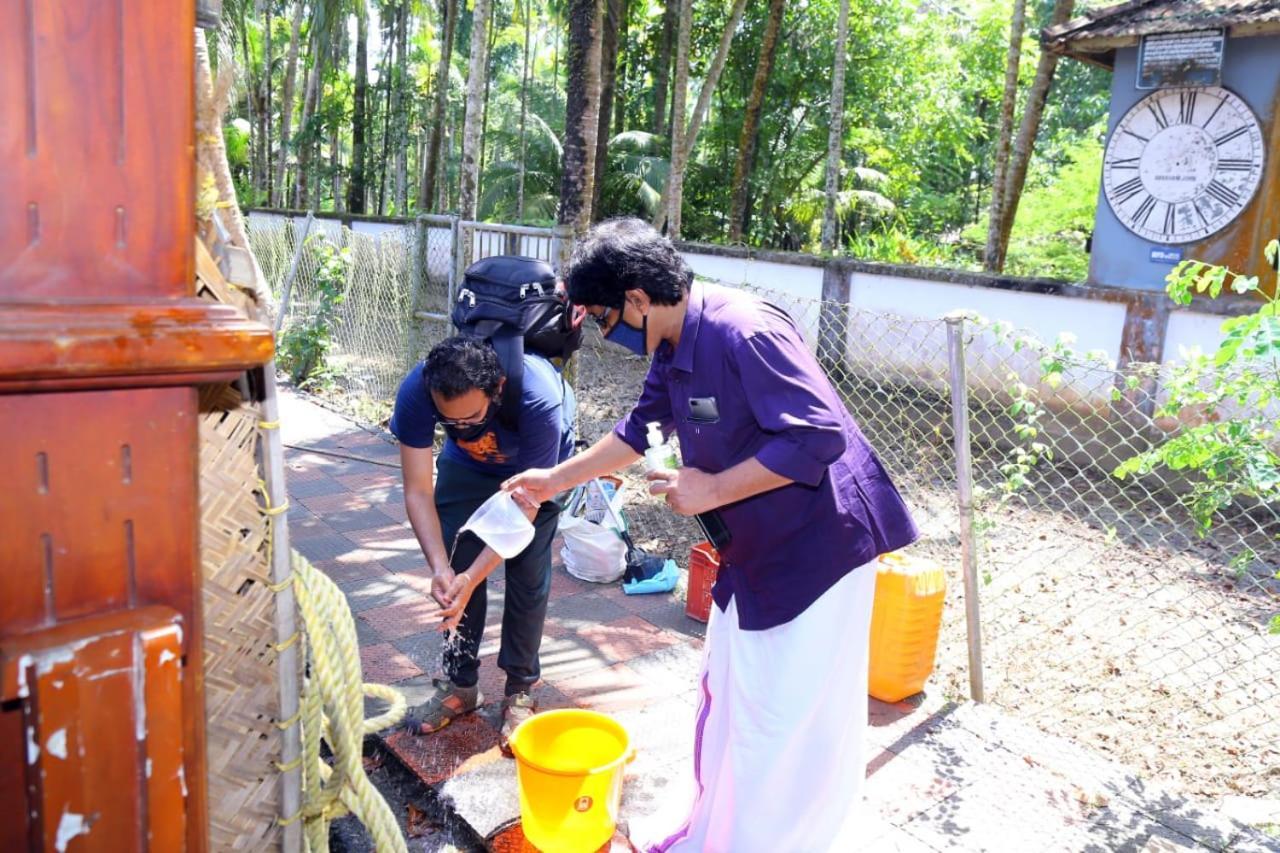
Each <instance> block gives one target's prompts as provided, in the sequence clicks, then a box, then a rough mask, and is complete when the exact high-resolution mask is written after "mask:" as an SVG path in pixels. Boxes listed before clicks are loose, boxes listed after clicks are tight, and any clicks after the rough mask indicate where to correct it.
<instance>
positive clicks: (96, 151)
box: [0, 0, 195, 298]
mask: <svg viewBox="0 0 1280 853" xmlns="http://www.w3.org/2000/svg"><path fill="white" fill-rule="evenodd" d="M194 20H195V17H194V4H192V3H190V2H181V3H159V4H136V3H126V2H125V0H48V2H46V1H45V0H15V2H7V3H0V116H4V121H2V122H0V162H3V163H5V164H6V175H5V184H6V191H5V193H4V194H3V195H0V293H3V294H6V295H8V296H10V297H20V298H47V297H56V296H63V295H76V296H85V295H92V296H97V297H100V298H101V297H104V296H109V295H113V294H124V293H131V294H134V295H138V296H141V295H153V296H154V295H175V296H176V295H184V294H190V293H191V292H192V287H193V276H192V260H191V244H190V240H189V236H190V234H191V231H192V229H191V226H190V224H189V223H190V221H191V216H192V211H193V210H194V166H193V156H192V151H193V143H194V138H195V137H194V122H193V118H194V111H193V110H194V83H193V81H194V63H193V61H192V27H193V25H194ZM179 235H186V236H187V237H188V239H186V240H183V239H176V238H177V237H178V236H179Z"/></svg>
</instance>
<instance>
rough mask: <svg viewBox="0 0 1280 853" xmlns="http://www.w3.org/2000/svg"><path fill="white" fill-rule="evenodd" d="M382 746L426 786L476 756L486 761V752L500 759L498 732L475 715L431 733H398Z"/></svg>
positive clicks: (460, 719) (445, 776)
mask: <svg viewBox="0 0 1280 853" xmlns="http://www.w3.org/2000/svg"><path fill="white" fill-rule="evenodd" d="M386 744H387V746H388V747H389V748H390V749H391V750H392V751H394V752H395V754H396V755H397V756H399V757H400V760H402V761H403V762H404V763H405V764H406V765H407V766H408V767H409V768H410V769H412V770H413V772H414V773H415V774H416V775H417V776H418V778H420V779H421V780H422V781H423V782H424V783H425V784H427V785H435V784H438V783H440V782H443V781H444V780H445V779H448V778H449V777H450V776H452V775H453V774H454V773H456V772H458V771H459V770H460V769H461V767H462V766H463V765H464V764H466V763H467V762H468V761H472V762H474V761H475V760H476V756H485V757H486V758H489V755H488V754H489V753H490V751H492V752H493V753H497V755H494V756H492V758H493V760H496V759H497V758H498V756H500V753H498V730H497V729H495V728H494V727H493V726H491V725H489V723H488V722H487V721H486V720H485V719H484V718H483V717H481V716H480V715H478V714H467V715H466V716H463V717H459V718H458V719H456V720H454V721H453V722H452V723H450V724H449V725H448V726H446V727H445V728H443V729H441V730H440V731H438V732H435V733H434V734H429V735H416V736H415V735H412V734H409V733H407V732H404V731H398V732H396V733H395V734H392V735H391V736H389V737H388V738H387V739H386ZM485 763H487V761H486V762H485Z"/></svg>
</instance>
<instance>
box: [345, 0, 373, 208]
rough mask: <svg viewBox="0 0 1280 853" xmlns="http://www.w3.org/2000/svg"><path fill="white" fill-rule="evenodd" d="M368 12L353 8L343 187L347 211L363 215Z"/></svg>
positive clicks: (361, 3) (360, 1)
mask: <svg viewBox="0 0 1280 853" xmlns="http://www.w3.org/2000/svg"><path fill="white" fill-rule="evenodd" d="M368 98H369V10H368V8H367V7H366V6H365V0H357V7H356V83H355V89H354V92H353V98H352V106H351V182H350V183H349V184H348V185H347V210H349V211H351V212H352V213H364V212H365V207H364V199H365V179H366V172H367V165H366V161H367V159H368V151H367V148H368V130H369V128H368V124H369V111H368Z"/></svg>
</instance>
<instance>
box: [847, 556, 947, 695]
mask: <svg viewBox="0 0 1280 853" xmlns="http://www.w3.org/2000/svg"><path fill="white" fill-rule="evenodd" d="M876 568H877V573H876V598H875V606H874V608H873V609H872V611H871V650H870V651H871V655H870V666H869V672H868V679H867V692H868V693H870V694H871V695H872V696H874V697H875V698H877V699H879V700H880V701H882V702H898V701H900V700H902V699H905V698H907V697H908V696H912V695H914V694H916V693H919V692H920V691H921V690H923V689H924V683H925V681H926V680H928V678H929V675H930V673H932V672H933V657H934V653H935V652H936V651H937V649H938V630H939V629H940V628H941V626H942V601H943V598H945V596H946V586H947V582H946V577H945V575H944V573H943V571H942V566H940V565H938V564H937V563H936V562H934V561H933V560H926V559H924V558H921V557H910V556H907V555H905V554H902V553H899V552H894V553H892V554H885V555H883V556H882V557H880V560H879V561H878V563H877V566H876Z"/></svg>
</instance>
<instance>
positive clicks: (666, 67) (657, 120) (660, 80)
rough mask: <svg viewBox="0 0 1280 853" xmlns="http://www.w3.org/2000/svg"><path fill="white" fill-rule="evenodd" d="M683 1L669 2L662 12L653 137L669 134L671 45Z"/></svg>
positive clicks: (669, 0) (654, 81) (654, 94)
mask: <svg viewBox="0 0 1280 853" xmlns="http://www.w3.org/2000/svg"><path fill="white" fill-rule="evenodd" d="M680 2H682V0H667V3H666V6H665V7H664V8H663V10H662V37H661V39H660V40H659V41H658V60H657V62H658V67H657V68H655V69H654V72H653V135H654V136H664V135H666V132H667V92H668V91H670V89H671V43H672V41H673V40H674V39H675V34H676V22H677V20H678V19H679V12H680V7H679V5H677V4H679V3H680Z"/></svg>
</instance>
